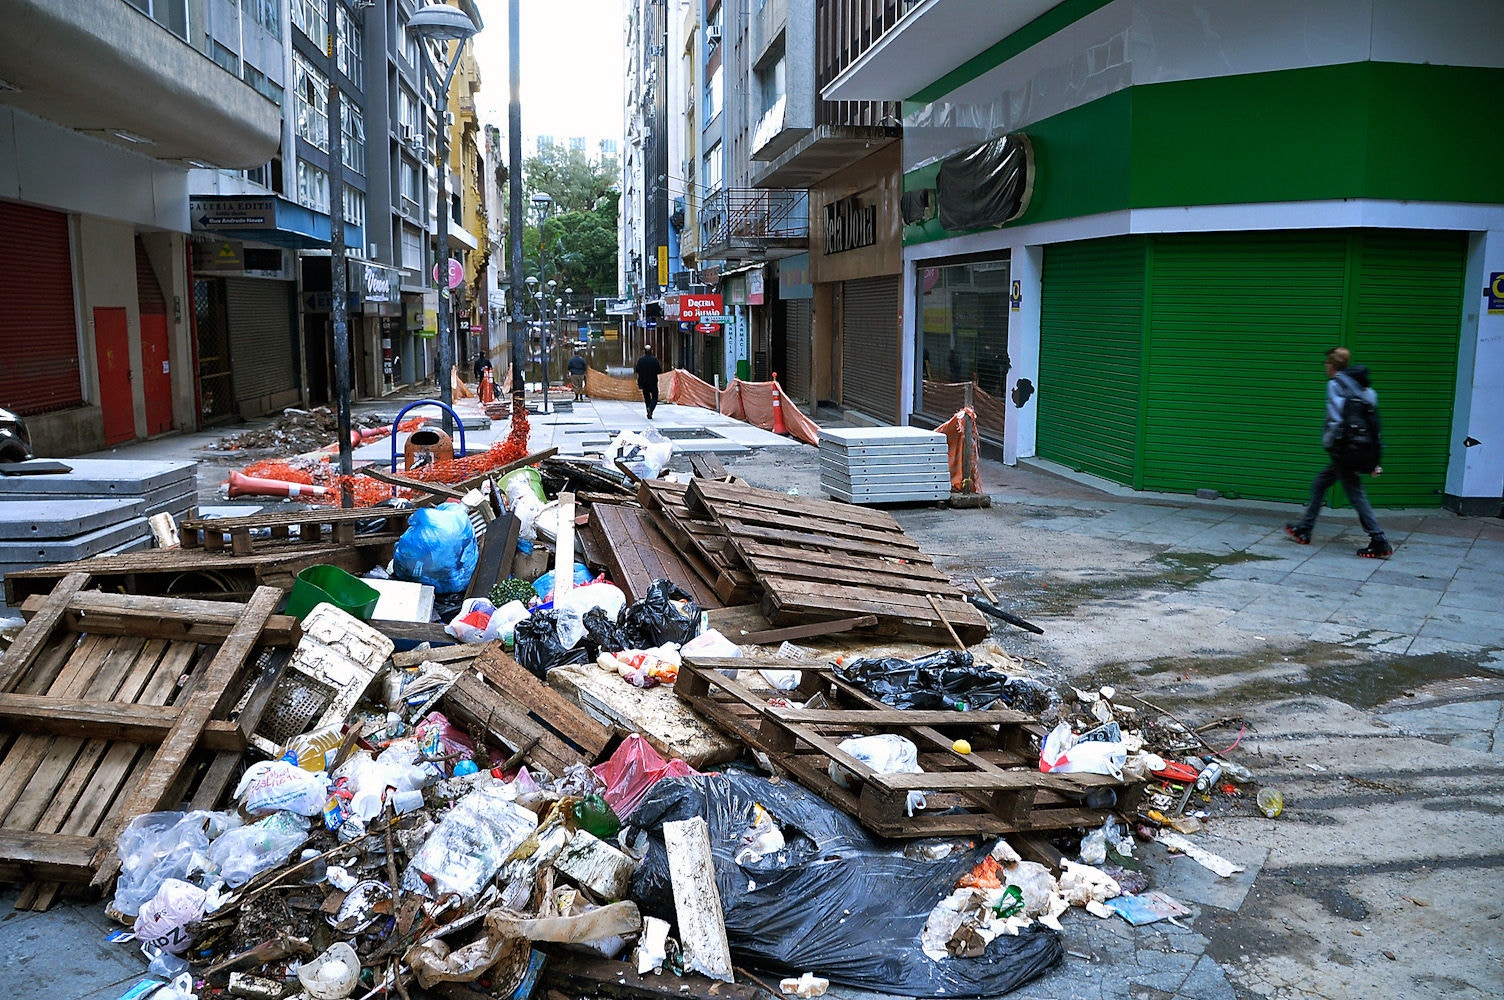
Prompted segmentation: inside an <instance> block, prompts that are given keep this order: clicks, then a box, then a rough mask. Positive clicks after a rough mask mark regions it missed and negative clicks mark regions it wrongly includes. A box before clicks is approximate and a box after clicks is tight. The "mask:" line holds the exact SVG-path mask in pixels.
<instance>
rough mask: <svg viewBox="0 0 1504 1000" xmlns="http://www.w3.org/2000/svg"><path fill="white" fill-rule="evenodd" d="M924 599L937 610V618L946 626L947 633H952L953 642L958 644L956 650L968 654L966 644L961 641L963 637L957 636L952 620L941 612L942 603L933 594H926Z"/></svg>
mask: <svg viewBox="0 0 1504 1000" xmlns="http://www.w3.org/2000/svg"><path fill="white" fill-rule="evenodd" d="M924 599H925V600H927V601H929V602H930V607H932V608H934V609H935V617H937V618H939V619H940V621H942V622H943V623H944V624H945V631H947V632H949V633H950V638H951V641H952V642H954V643H955V644H956V648H957V649H959V650H960V651H961V652H963V653H964V652H966V643H964V642H962V641H961V637H960V636H959V635H956V630H955V628H953V627H952V626H951V623H950V619H949V618H947V617H945V612H944V611H941V610H940V602H939V601H937V600H935V596H934V595H933V594H925V595H924Z"/></svg>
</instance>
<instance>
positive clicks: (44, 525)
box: [0, 497, 144, 541]
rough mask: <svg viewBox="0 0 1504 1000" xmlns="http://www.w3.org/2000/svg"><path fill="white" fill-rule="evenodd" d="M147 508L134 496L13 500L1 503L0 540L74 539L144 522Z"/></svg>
mask: <svg viewBox="0 0 1504 1000" xmlns="http://www.w3.org/2000/svg"><path fill="white" fill-rule="evenodd" d="M143 509H144V508H143V505H142V504H141V502H140V501H139V500H135V499H132V498H130V497H120V498H119V499H112V498H108V497H90V498H87V499H80V500H74V499H60V498H56V497H54V498H50V499H45V500H42V499H34V498H9V499H7V500H6V501H5V502H4V503H0V541H16V540H22V539H33V538H73V537H75V536H78V535H83V534H87V533H88V532H91V531H94V530H96V529H98V528H104V527H108V526H110V525H115V524H121V523H123V522H125V521H133V520H140V519H141V517H142V514H143Z"/></svg>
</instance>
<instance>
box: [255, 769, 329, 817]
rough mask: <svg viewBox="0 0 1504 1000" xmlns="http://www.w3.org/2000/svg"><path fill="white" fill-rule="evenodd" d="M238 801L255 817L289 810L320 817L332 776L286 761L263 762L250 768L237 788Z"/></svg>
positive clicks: (301, 814) (300, 814) (326, 799)
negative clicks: (329, 777)
mask: <svg viewBox="0 0 1504 1000" xmlns="http://www.w3.org/2000/svg"><path fill="white" fill-rule="evenodd" d="M235 798H236V800H237V801H239V802H240V803H241V804H242V805H244V806H245V811H246V812H248V813H251V814H252V815H264V814H266V813H274V812H282V811H284V810H285V811H287V812H295V813H297V814H298V815H299V816H317V815H318V814H319V813H321V812H323V811H324V803H325V802H326V801H328V798H329V780H328V775H326V774H325V773H324V772H323V771H305V770H303V769H302V768H301V767H299V766H298V765H297V764H295V763H292V762H290V761H286V760H263V761H261V762H260V763H258V764H252V765H251V766H250V767H248V768H246V771H245V774H243V775H241V778H240V783H239V784H238V785H236V786H235Z"/></svg>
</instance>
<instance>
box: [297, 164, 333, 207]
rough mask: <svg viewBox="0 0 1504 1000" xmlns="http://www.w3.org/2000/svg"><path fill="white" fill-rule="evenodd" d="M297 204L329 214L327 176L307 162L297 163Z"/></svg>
mask: <svg viewBox="0 0 1504 1000" xmlns="http://www.w3.org/2000/svg"><path fill="white" fill-rule="evenodd" d="M298 204H300V205H302V206H304V207H306V208H311V209H313V210H314V211H315V212H324V213H325V214H327V213H328V212H329V175H328V174H327V173H326V172H325V171H323V170H320V169H319V168H318V167H315V166H314V165H313V164H311V163H309V162H308V161H307V160H299V161H298Z"/></svg>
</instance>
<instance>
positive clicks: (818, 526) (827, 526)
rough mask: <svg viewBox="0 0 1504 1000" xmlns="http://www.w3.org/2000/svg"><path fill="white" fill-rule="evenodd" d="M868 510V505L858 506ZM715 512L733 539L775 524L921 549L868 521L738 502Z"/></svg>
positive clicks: (807, 532) (820, 535)
mask: <svg viewBox="0 0 1504 1000" xmlns="http://www.w3.org/2000/svg"><path fill="white" fill-rule="evenodd" d="M695 482H696V483H703V482H707V480H704V479H696V480H695ZM854 509H861V510H865V509H867V508H854ZM711 514H712V516H713V517H714V518H715V520H716V523H718V524H720V525H721V526H723V527H724V528H725V529H726V533H727V534H728V535H730V536H731V537H732V538H733V539H734V538H735V537H736V535H737V534H738V532H739V531H741V530H745V529H746V528H755V527H761V528H772V529H776V530H783V531H792V532H797V533H801V534H803V535H805V536H806V537H810V536H813V537H814V538H819V539H827V538H831V539H834V538H840V539H845V540H847V541H848V542H850V541H858V542H870V543H872V544H874V545H885V546H888V547H891V548H900V549H913V550H914V551H915V552H918V551H919V544H918V543H917V542H915V541H914V540H913V539H911V538H909V537H908V536H907V535H905V534H903V533H902V532H898V531H884V530H882V529H880V528H868V527H866V526H865V525H858V524H850V523H848V522H844V521H832V520H826V519H823V518H814V517H810V516H808V515H806V514H802V513H800V512H798V511H792V510H787V511H774V510H763V509H762V508H760V507H742V506H739V505H736V504H723V505H717V506H715V507H713V508H712V509H711Z"/></svg>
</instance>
